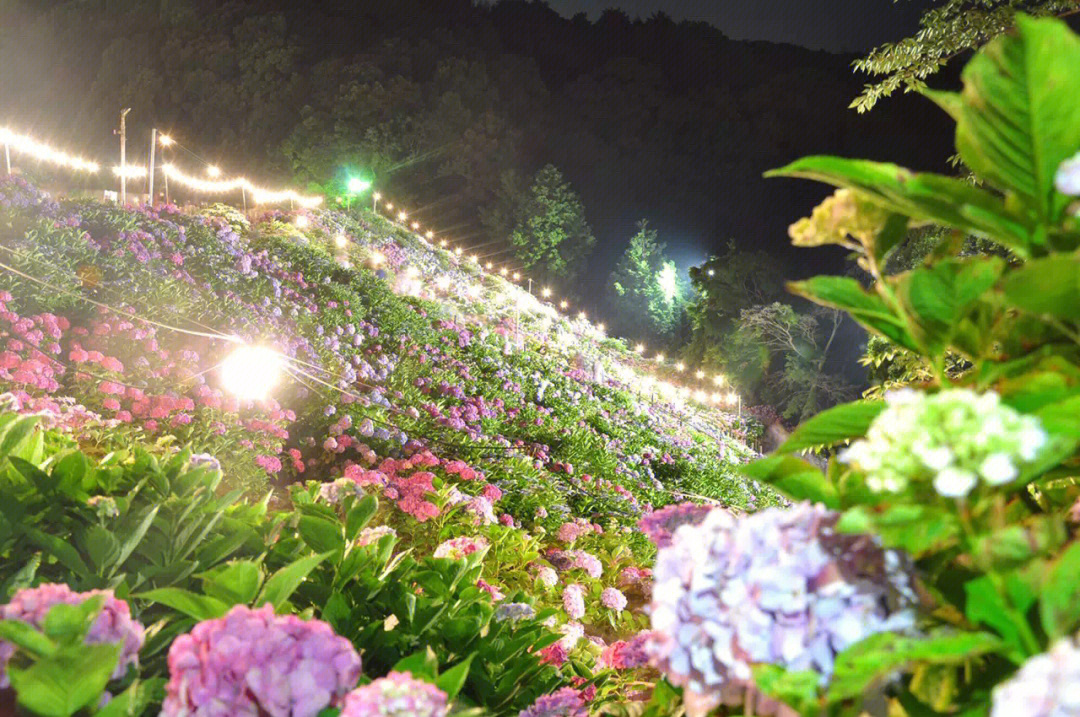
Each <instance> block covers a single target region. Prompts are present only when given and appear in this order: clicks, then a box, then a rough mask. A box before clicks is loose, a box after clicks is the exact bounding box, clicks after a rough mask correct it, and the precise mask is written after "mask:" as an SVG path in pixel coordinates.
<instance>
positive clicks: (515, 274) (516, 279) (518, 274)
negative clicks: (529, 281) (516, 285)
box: [511, 271, 521, 281]
mask: <svg viewBox="0 0 1080 717" xmlns="http://www.w3.org/2000/svg"><path fill="white" fill-rule="evenodd" d="M511 278H512V279H513V280H514V281H520V280H521V274H520V273H518V272H516V271H515V272H514V275H513V276H512V277H511Z"/></svg>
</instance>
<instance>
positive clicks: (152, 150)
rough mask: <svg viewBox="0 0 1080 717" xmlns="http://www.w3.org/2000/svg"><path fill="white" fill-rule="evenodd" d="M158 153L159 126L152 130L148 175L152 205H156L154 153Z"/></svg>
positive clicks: (148, 187)
mask: <svg viewBox="0 0 1080 717" xmlns="http://www.w3.org/2000/svg"><path fill="white" fill-rule="evenodd" d="M155 154H157V127H154V128H153V129H152V130H150V169H149V173H148V174H147V175H146V176H147V180H146V181H147V183H148V184H147V189H148V190H149V192H150V207H151V208H153V206H154V155H155Z"/></svg>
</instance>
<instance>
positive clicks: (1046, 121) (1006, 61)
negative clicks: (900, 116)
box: [954, 15, 1080, 226]
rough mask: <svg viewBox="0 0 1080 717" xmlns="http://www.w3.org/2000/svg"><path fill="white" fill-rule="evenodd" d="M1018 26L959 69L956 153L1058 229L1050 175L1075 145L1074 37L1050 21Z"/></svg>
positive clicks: (1060, 204) (1079, 77)
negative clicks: (961, 73)
mask: <svg viewBox="0 0 1080 717" xmlns="http://www.w3.org/2000/svg"><path fill="white" fill-rule="evenodd" d="M1016 26H1017V30H1018V32H1017V33H1015V34H1006V35H1002V36H1000V37H998V38H997V39H995V40H994V41H992V42H991V43H990V44H988V45H987V46H986V47H985V48H983V50H982V51H981V52H979V53H978V54H976V55H975V57H973V58H972V60H971V61H970V62H969V63H968V64H967V67H965V68H964V72H963V75H962V77H963V80H964V89H963V92H962V93H961V96H960V100H961V101H960V102H959V104H958V105H955V106H954V108H955V113H956V114H955V118H956V148H957V151H958V152H959V154H960V157H961V159H963V160H964V163H965V164H966V165H967V166H968V167H970V168H971V169H972V170H973V171H974V172H975V174H977V175H978V176H979V177H981V178H982V179H984V180H986V181H987V182H988V183H989V184H991V185H993V186H995V187H996V188H998V189H1000V190H1002V191H1005V192H1013V193H1015V194H1017V195H1018V196H1020V197H1021V198H1022V199H1023V200H1024V203H1025V204H1026V205H1027V206H1029V207H1031V208H1032V209H1033V210H1034V211H1035V213H1036V214H1037V216H1038V218H1039V221H1040V223H1041V224H1043V225H1044V226H1045V225H1056V224H1058V223H1059V222H1060V221H1061V219H1062V216H1063V214H1064V210H1065V207H1066V206H1067V204H1068V199H1067V198H1066V197H1064V196H1062V195H1061V194H1059V193H1057V191H1056V190H1055V188H1054V175H1055V174H1056V172H1057V170H1058V167H1060V166H1061V163H1062V162H1064V161H1065V160H1066V159H1068V158H1069V157H1071V156H1072V155H1073V154H1074V153H1075V152H1076V151H1077V149H1078V148H1080V122H1077V120H1076V98H1077V97H1080V73H1077V72H1076V68H1077V67H1080V38H1078V37H1077V36H1076V35H1075V34H1073V32H1072V31H1071V30H1070V29H1069V27H1068V26H1067V25H1066V24H1065V23H1064V22H1062V21H1060V20H1056V19H1050V18H1046V19H1032V18H1029V17H1027V16H1025V15H1017V17H1016Z"/></svg>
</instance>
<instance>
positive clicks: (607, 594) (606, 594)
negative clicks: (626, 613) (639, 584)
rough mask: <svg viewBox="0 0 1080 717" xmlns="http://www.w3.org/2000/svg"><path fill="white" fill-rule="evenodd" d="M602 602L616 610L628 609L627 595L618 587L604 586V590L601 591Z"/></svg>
mask: <svg viewBox="0 0 1080 717" xmlns="http://www.w3.org/2000/svg"><path fill="white" fill-rule="evenodd" d="M600 602H601V603H602V604H603V606H604V607H606V608H608V609H610V610H614V611H615V612H622V611H623V610H625V609H626V596H625V595H623V594H622V591H621V590H619V589H618V588H604V591H603V592H602V593H600Z"/></svg>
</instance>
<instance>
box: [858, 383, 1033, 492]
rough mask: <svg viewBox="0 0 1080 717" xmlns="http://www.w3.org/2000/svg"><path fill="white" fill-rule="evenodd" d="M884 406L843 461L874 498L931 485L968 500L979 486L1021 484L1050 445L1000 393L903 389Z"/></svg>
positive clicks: (1029, 418) (888, 397)
mask: <svg viewBox="0 0 1080 717" xmlns="http://www.w3.org/2000/svg"><path fill="white" fill-rule="evenodd" d="M885 402H886V404H887V407H886V408H885V410H884V411H882V412H881V413H880V414H878V416H877V418H875V419H874V422H873V423H872V424H871V425H870V428H869V430H868V431H867V432H866V437H865V438H863V439H860V440H858V441H855V442H853V443H852V444H851V445H850V446H849V447H847V448H846V449H844V450H843V451H841V452H840V454H839V456H838V458H839V460H840V461H841V462H843V463H847V464H849V465H851V466H852V467H853V468H855V469H856V470H858V471H860V472H862V473H863V474H864V475H865V477H866V486H867V487H868V488H869V489H870V490H872V491H874V492H881V493H886V492H889V493H891V492H899V491H902V490H905V489H907V488H908V487H915V486H920V485H931V486H933V489H934V490H935V491H936V492H937V493H938V494H939V495H942V496H945V497H947V498H958V499H959V498H964V497H966V496H967V495H968V494H970V493H971V491H973V490H975V488H976V487H977V486H978V485H979V483H980V482H982V483H984V484H986V485H988V486H1002V485H1006V484H1009V483H1012V482H1013V481H1015V480H1016V479H1017V478H1019V477H1020V475H1021V473H1022V471H1023V469H1024V468H1025V467H1026V466H1027V465H1028V464H1030V463H1032V462H1033V461H1034V460H1035V459H1037V458H1038V456H1039V452H1040V451H1041V450H1042V449H1043V448H1044V447H1045V446H1046V444H1047V441H1048V440H1049V439H1048V437H1047V435H1046V431H1044V430H1043V428H1042V426H1041V424H1040V423H1039V420H1038V419H1037V418H1036V417H1034V416H1025V415H1022V414H1020V413H1018V412H1016V411H1015V410H1013V409H1012V408H1010V407H1008V406H1006V405H1004V404H1003V403H1002V402H1001V397H1000V396H998V395H997V394H996V393H994V392H987V393H983V394H978V393H975V392H974V391H971V390H969V389H962V388H957V389H948V390H945V391H941V392H940V393H936V394H926V393H920V392H918V391H915V390H912V389H906V388H905V389H901V390H899V391H891V392H889V393H887V394H886V395H885Z"/></svg>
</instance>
